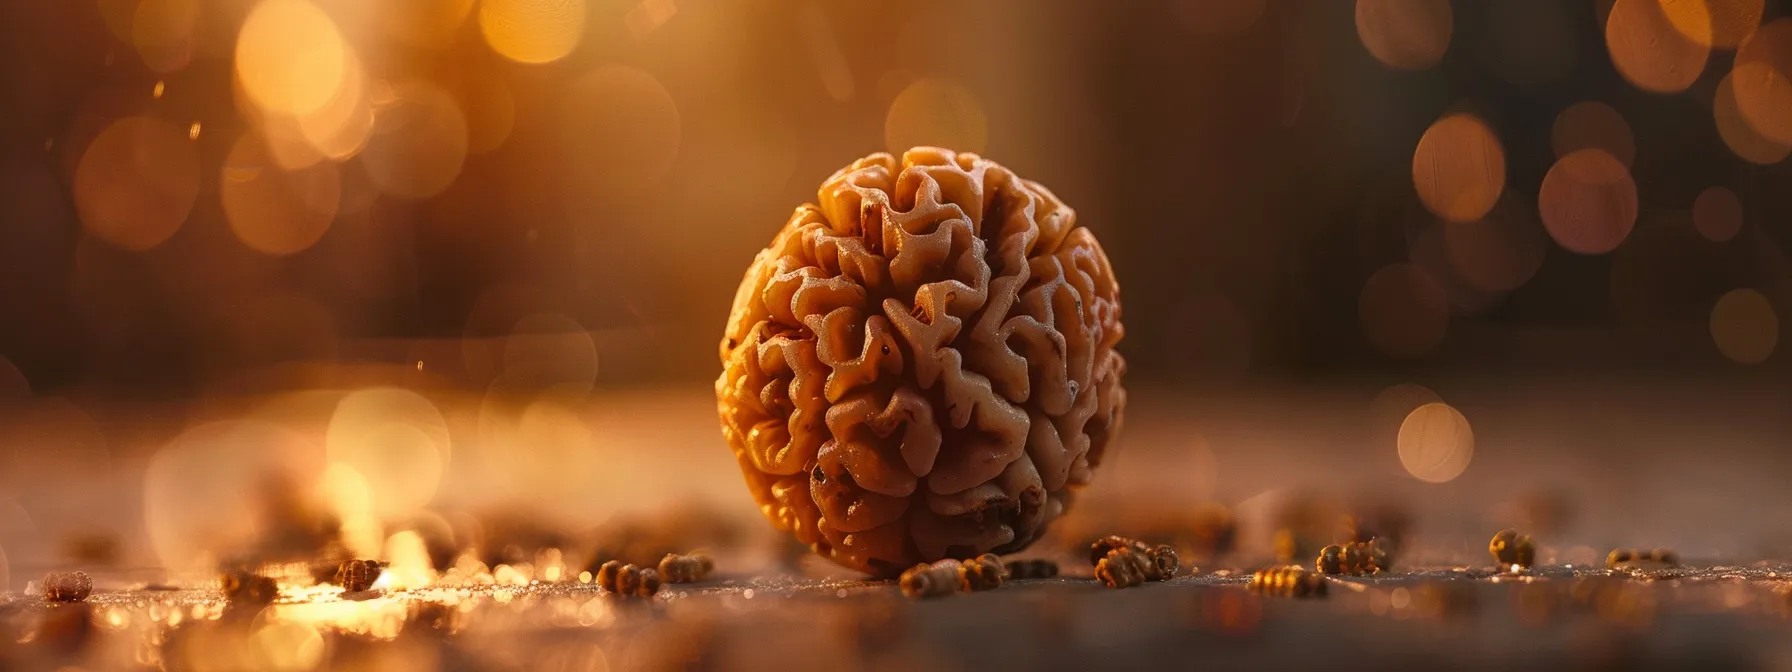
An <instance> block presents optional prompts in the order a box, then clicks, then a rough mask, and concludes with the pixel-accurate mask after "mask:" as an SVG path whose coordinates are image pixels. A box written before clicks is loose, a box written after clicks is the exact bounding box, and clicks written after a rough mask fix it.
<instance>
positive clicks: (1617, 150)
mask: <svg viewBox="0 0 1792 672" xmlns="http://www.w3.org/2000/svg"><path fill="white" fill-rule="evenodd" d="M1549 144H1550V147H1551V148H1552V149H1554V150H1555V154H1556V158H1558V159H1559V158H1562V157H1564V156H1567V155H1569V154H1573V153H1575V152H1578V151H1580V150H1583V149H1603V150H1605V151H1606V153H1608V154H1611V155H1612V157H1613V158H1616V159H1617V160H1618V161H1621V162H1623V164H1624V165H1626V166H1628V165H1630V164H1631V162H1632V161H1634V160H1636V137H1635V136H1634V135H1632V134H1631V132H1630V123H1629V122H1626V121H1624V115H1622V114H1619V113H1618V111H1617V110H1614V109H1612V106H1610V105H1607V104H1605V103H1601V102H1599V101H1594V100H1587V101H1582V102H1579V103H1575V104H1574V105H1572V106H1570V107H1569V108H1568V109H1565V110H1562V113H1561V114H1558V115H1556V121H1555V124H1554V125H1553V126H1551V127H1550V131H1549Z"/></svg>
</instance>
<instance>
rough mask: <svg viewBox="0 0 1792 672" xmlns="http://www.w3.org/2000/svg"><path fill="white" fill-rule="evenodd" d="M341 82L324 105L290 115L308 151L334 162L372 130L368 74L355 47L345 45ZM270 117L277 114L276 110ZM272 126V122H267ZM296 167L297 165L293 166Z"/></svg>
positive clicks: (352, 151) (346, 155)
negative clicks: (333, 94)
mask: <svg viewBox="0 0 1792 672" xmlns="http://www.w3.org/2000/svg"><path fill="white" fill-rule="evenodd" d="M342 56H343V71H342V72H343V75H342V85H341V86H339V87H337V89H336V95H335V96H332V97H331V98H330V101H329V102H327V103H324V105H323V106H321V107H319V108H317V109H316V110H312V111H310V112H306V113H304V114H299V115H297V116H294V117H292V118H291V122H292V127H294V128H296V129H297V130H298V134H299V135H300V136H301V137H302V138H303V139H304V141H305V144H307V145H309V149H310V151H311V153H315V155H316V156H318V157H320V158H328V159H332V160H335V161H342V160H346V159H348V158H349V157H351V156H354V155H355V154H356V153H358V152H360V151H361V148H363V147H365V146H366V144H367V140H368V136H369V135H371V134H372V133H373V123H374V109H373V101H372V100H371V97H370V96H369V95H368V93H367V88H368V87H367V85H368V82H367V79H368V76H367V73H366V71H365V70H364V69H363V68H362V67H361V59H360V58H359V57H358V56H356V55H355V52H354V50H352V49H347V48H345V49H344V50H343V52H342ZM270 116H274V117H276V118H277V117H279V116H280V115H279V114H278V113H273V114H271V115H270ZM269 128H273V125H271V124H270V125H269ZM293 167H296V166H293Z"/></svg>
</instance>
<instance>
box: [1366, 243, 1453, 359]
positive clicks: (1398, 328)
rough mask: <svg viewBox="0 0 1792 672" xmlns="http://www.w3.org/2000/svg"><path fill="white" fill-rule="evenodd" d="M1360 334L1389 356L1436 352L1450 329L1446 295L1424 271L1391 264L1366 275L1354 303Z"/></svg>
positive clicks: (1416, 355)
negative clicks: (1359, 293)
mask: <svg viewBox="0 0 1792 672" xmlns="http://www.w3.org/2000/svg"><path fill="white" fill-rule="evenodd" d="M1357 317H1358V319H1359V320H1360V321H1361V326H1362V329H1363V335H1364V336H1365V337H1367V338H1368V340H1369V344H1370V345H1372V346H1374V347H1375V349H1376V350H1377V351H1380V352H1381V353H1382V354H1385V355H1388V356H1391V357H1403V358H1410V357H1420V356H1423V355H1425V354H1428V353H1430V352H1431V351H1432V350H1435V349H1436V348H1437V346H1438V344H1440V343H1442V342H1443V340H1444V334H1445V332H1447V331H1448V330H1449V327H1450V303H1449V296H1448V295H1447V294H1446V293H1445V292H1444V288H1443V285H1441V284H1439V283H1438V281H1437V280H1436V279H1435V278H1433V277H1431V274H1430V273H1427V272H1426V271H1425V269H1422V268H1419V267H1418V266H1415V265H1413V264H1408V263H1398V264H1390V265H1388V266H1386V267H1383V268H1382V269H1381V270H1379V271H1376V272H1375V274H1374V275H1371V276H1369V280H1368V282H1366V283H1364V284H1363V291H1362V295H1361V296H1360V297H1359V298H1358V301H1357Z"/></svg>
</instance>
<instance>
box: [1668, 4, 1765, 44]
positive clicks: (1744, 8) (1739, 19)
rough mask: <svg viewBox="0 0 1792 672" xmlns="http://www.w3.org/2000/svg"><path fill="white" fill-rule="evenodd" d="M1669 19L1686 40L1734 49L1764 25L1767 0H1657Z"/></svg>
mask: <svg viewBox="0 0 1792 672" xmlns="http://www.w3.org/2000/svg"><path fill="white" fill-rule="evenodd" d="M1657 2H1659V3H1660V4H1661V8H1662V11H1663V13H1665V14H1667V17H1668V22H1669V23H1671V24H1673V26H1674V30H1677V31H1679V32H1680V35H1681V36H1683V37H1685V38H1686V39H1689V40H1693V41H1695V42H1698V43H1699V44H1703V45H1705V46H1707V47H1717V48H1720V49H1734V48H1736V45H1739V44H1742V42H1743V41H1744V40H1747V39H1748V37H1749V36H1750V35H1753V34H1754V32H1755V28H1756V27H1758V26H1760V25H1761V13H1762V12H1763V11H1764V10H1765V9H1766V0H1657Z"/></svg>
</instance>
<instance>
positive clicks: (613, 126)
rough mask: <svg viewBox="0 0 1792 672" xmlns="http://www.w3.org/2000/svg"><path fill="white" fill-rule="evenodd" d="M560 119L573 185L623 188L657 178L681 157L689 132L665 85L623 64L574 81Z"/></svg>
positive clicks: (648, 183)
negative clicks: (680, 148) (686, 133)
mask: <svg viewBox="0 0 1792 672" xmlns="http://www.w3.org/2000/svg"><path fill="white" fill-rule="evenodd" d="M560 123H561V136H562V137H563V138H564V140H565V143H566V145H567V147H568V150H569V151H568V153H567V160H568V162H569V166H568V167H569V169H570V173H571V178H572V179H573V180H574V184H575V185H576V187H575V188H574V191H583V190H587V189H598V190H603V191H608V192H611V193H623V192H628V191H634V190H639V189H643V188H646V187H649V186H652V185H654V184H657V183H658V182H659V181H660V180H661V179H662V178H664V177H665V176H666V174H667V173H668V172H670V171H671V170H672V165H673V162H674V161H676V160H677V159H678V149H679V145H680V143H681V140H682V137H683V133H684V131H683V126H682V122H681V121H680V117H679V113H678V105H677V103H675V102H673V100H672V94H671V93H669V92H667V91H666V87H665V86H663V85H661V84H660V81H659V80H658V79H656V78H654V76H653V75H650V74H647V73H646V72H645V71H642V70H640V69H637V68H631V67H627V66H621V65H606V66H601V67H598V68H597V69H595V70H592V71H591V72H588V73H586V74H585V75H584V76H582V77H580V78H579V79H578V80H576V81H574V82H573V83H572V84H571V88H570V89H569V90H567V92H566V97H565V98H564V99H563V100H562V102H561V117H560Z"/></svg>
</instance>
